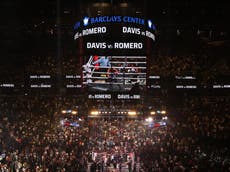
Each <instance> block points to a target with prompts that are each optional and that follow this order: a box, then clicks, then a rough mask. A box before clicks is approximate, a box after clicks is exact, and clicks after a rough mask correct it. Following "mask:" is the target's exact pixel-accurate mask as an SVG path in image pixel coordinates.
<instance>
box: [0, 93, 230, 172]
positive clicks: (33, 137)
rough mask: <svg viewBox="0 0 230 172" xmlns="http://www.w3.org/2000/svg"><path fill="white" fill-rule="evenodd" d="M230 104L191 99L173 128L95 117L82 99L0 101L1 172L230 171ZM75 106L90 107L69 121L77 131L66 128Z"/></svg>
mask: <svg viewBox="0 0 230 172" xmlns="http://www.w3.org/2000/svg"><path fill="white" fill-rule="evenodd" d="M229 101H230V100H229V98H228V97H221V98H218V97H215V96H213V97H198V98H197V97H187V98H186V99H185V100H184V104H183V105H181V106H180V108H179V109H178V110H177V113H178V114H177V115H173V114H168V117H169V120H168V122H167V126H164V127H159V128H153V127H151V125H149V124H148V123H146V122H145V120H144V118H143V119H142V118H140V119H129V120H128V119H125V118H124V119H88V118H87V113H88V112H87V111H88V110H89V109H90V108H92V107H91V104H90V103H88V101H84V100H83V99H82V98H74V97H27V96H22V97H1V98H0V104H1V105H0V118H1V120H0V121H1V122H0V133H1V134H0V142H1V144H0V153H1V158H0V169H1V171H4V172H5V171H10V170H11V171H19V172H20V171H28V172H29V171H39V172H40V171H96V170H99V171H103V169H107V170H117V171H119V169H120V170H121V169H123V168H126V169H128V170H130V171H145V172H150V171H151V172H152V171H228V170H229V168H230V166H229V165H230V164H229V163H230V161H229V160H230V159H229V158H230V157H229V156H230V154H229V146H228V144H227V143H228V141H229V126H228V122H229V118H230V116H229V109H230V107H229ZM140 106H141V105H140ZM71 108H72V109H73V108H80V109H83V110H82V111H81V113H80V114H78V116H69V117H68V120H72V121H77V123H78V124H79V125H80V126H78V127H73V126H70V125H63V124H62V123H60V120H61V119H64V118H66V116H65V117H64V116H62V115H61V110H62V109H71ZM116 108H119V107H116ZM169 113H170V112H169Z"/></svg>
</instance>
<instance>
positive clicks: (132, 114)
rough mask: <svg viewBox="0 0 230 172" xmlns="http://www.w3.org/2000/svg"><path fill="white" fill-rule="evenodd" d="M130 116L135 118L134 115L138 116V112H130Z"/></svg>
mask: <svg viewBox="0 0 230 172" xmlns="http://www.w3.org/2000/svg"><path fill="white" fill-rule="evenodd" d="M128 115H130V116H134V115H137V112H136V111H129V112H128Z"/></svg>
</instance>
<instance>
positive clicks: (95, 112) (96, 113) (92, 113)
mask: <svg viewBox="0 0 230 172" xmlns="http://www.w3.org/2000/svg"><path fill="white" fill-rule="evenodd" d="M90 114H91V115H98V114H99V112H98V111H95V110H93V111H91V112H90Z"/></svg>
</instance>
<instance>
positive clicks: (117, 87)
mask: <svg viewBox="0 0 230 172" xmlns="http://www.w3.org/2000/svg"><path fill="white" fill-rule="evenodd" d="M146 63H147V62H146V56H98V55H91V56H85V57H84V58H83V65H82V69H83V85H84V86H85V87H87V88H88V89H89V90H90V91H122V92H125V91H132V90H133V89H134V88H136V86H138V87H145V86H146V69H147V66H146Z"/></svg>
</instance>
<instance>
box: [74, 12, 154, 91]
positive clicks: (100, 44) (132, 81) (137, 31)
mask: <svg viewBox="0 0 230 172" xmlns="http://www.w3.org/2000/svg"><path fill="white" fill-rule="evenodd" d="M74 40H75V41H76V43H77V45H78V48H79V50H80V51H81V53H80V54H79V56H80V58H81V66H82V86H83V88H87V89H88V90H89V91H98V92H102V91H109V92H113V91H116V92H119V91H122V92H126V91H131V90H132V89H133V88H134V87H135V88H136V87H138V88H144V87H146V78H147V67H148V65H147V61H148V60H147V59H148V54H149V52H148V51H150V50H151V48H152V47H151V46H152V45H153V42H155V26H154V24H153V22H152V20H150V19H143V18H137V17H131V16H97V17H83V19H81V20H79V21H77V22H76V23H75V25H74Z"/></svg>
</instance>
